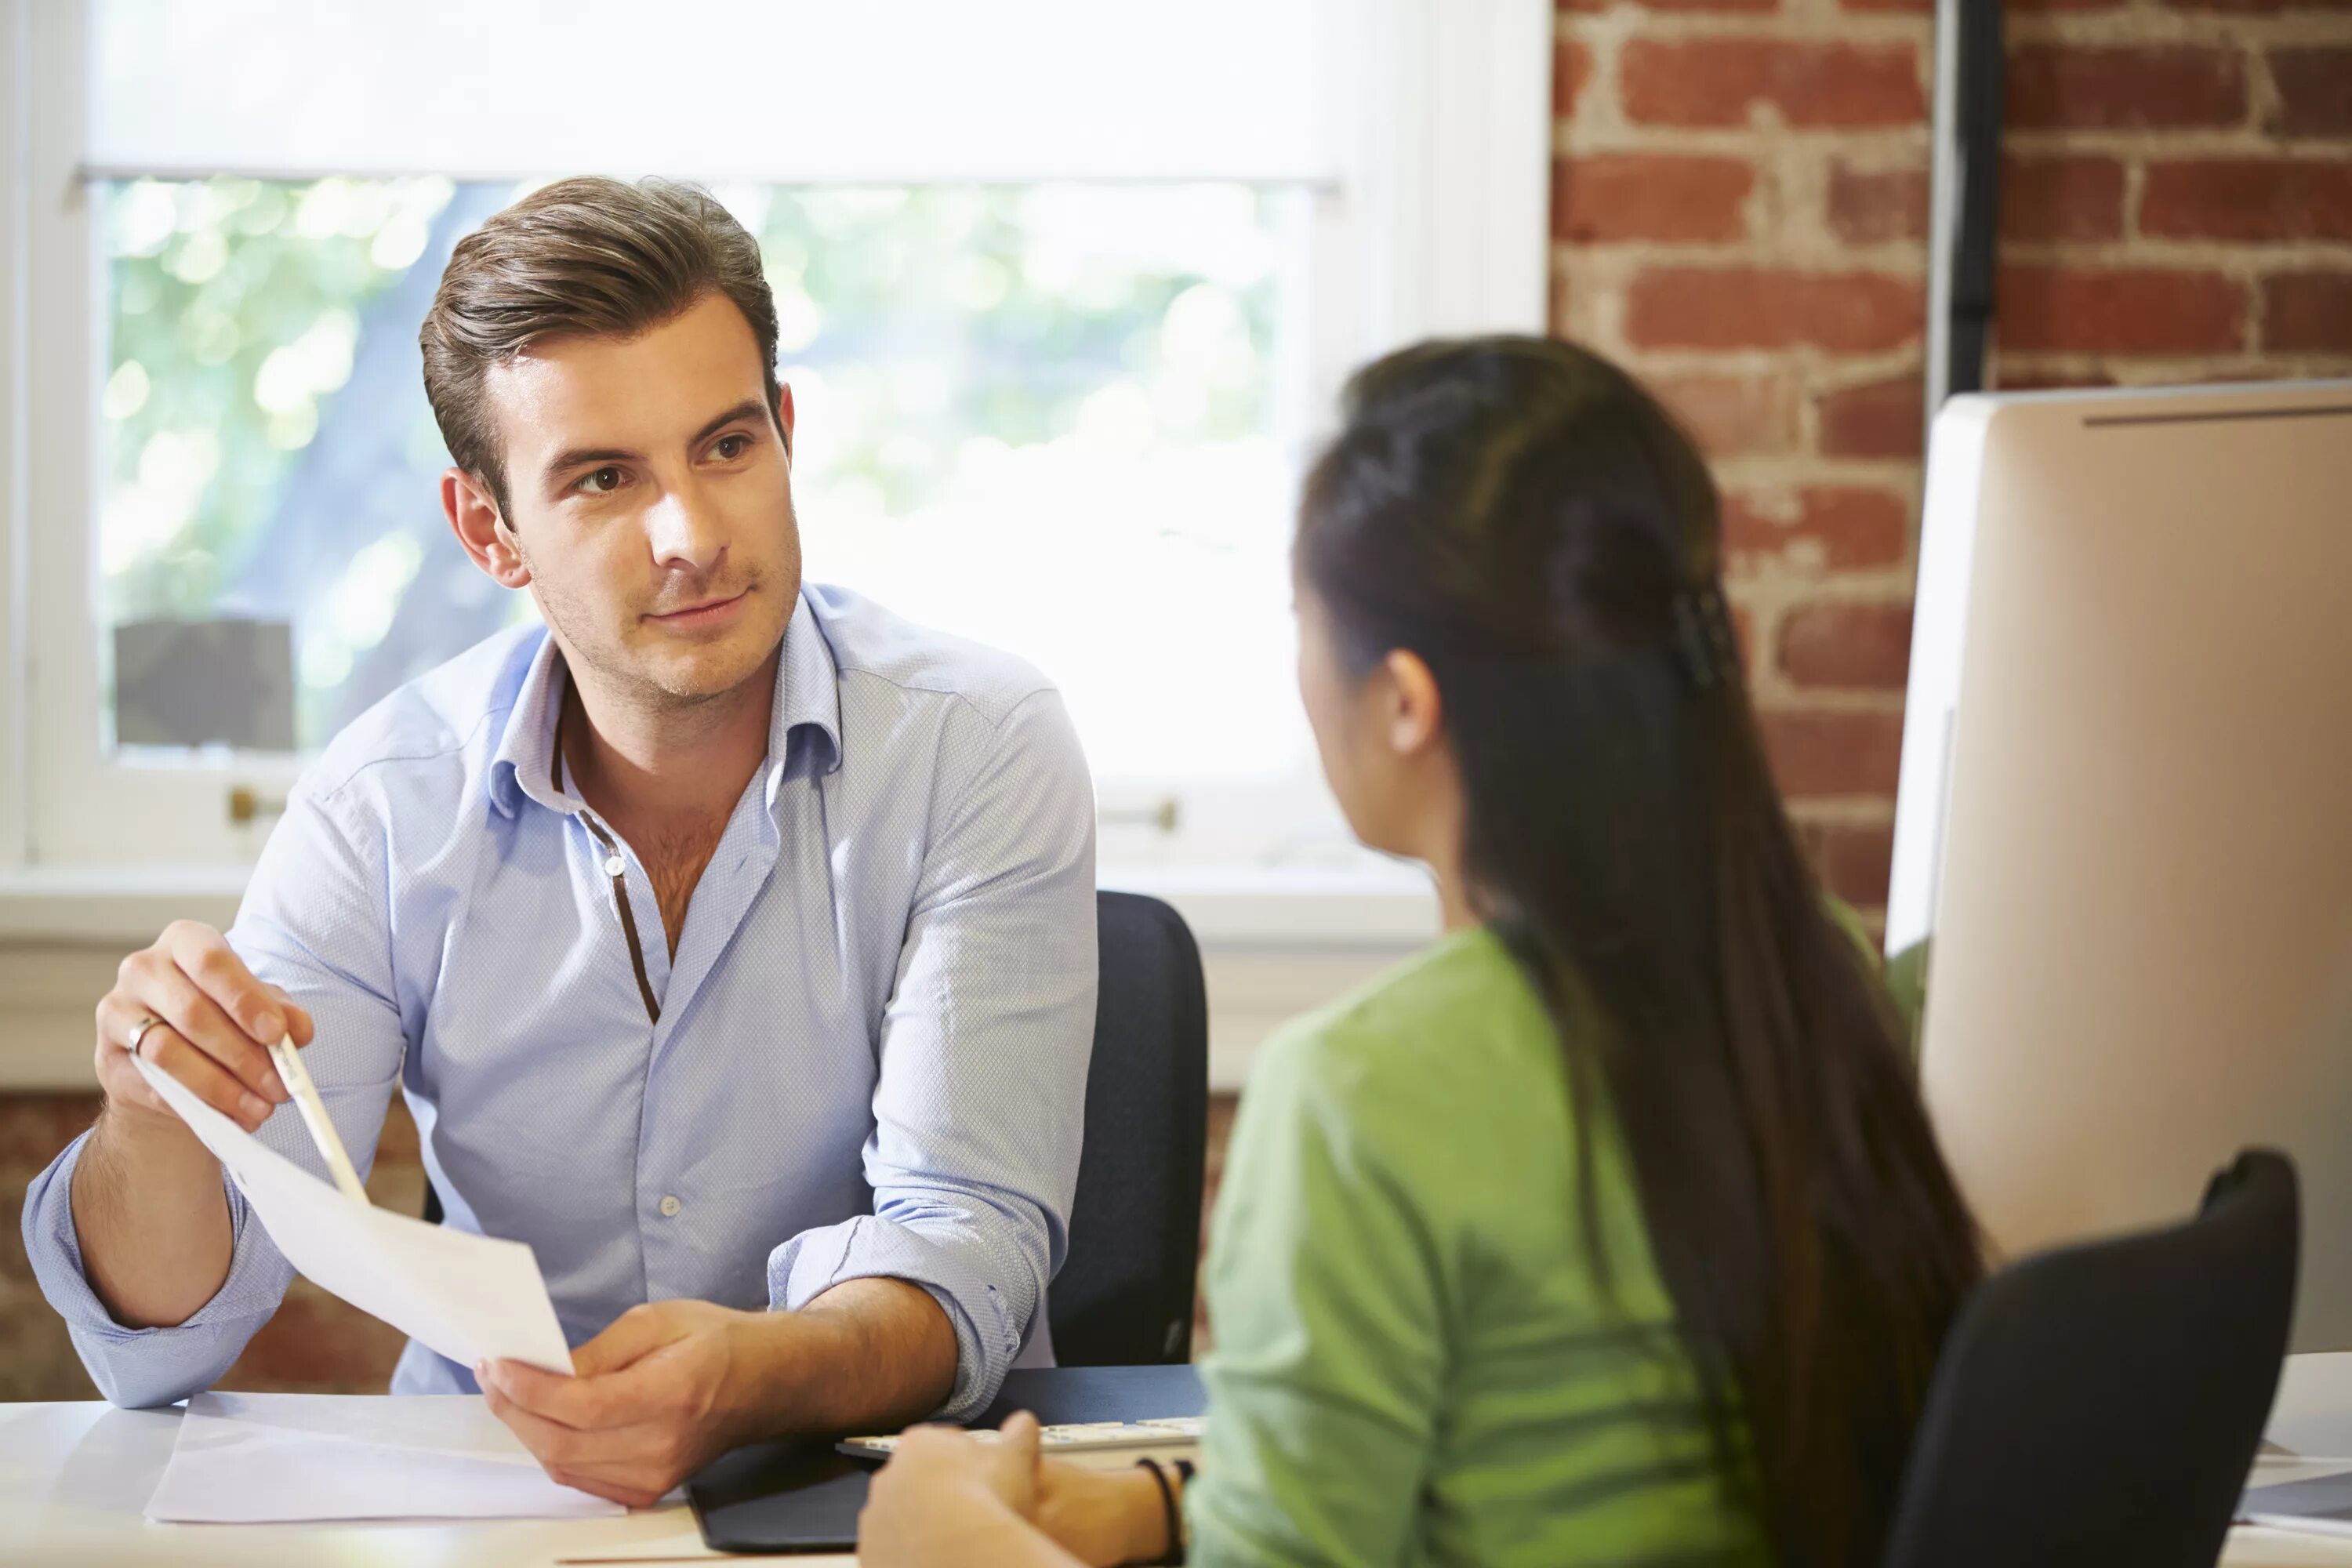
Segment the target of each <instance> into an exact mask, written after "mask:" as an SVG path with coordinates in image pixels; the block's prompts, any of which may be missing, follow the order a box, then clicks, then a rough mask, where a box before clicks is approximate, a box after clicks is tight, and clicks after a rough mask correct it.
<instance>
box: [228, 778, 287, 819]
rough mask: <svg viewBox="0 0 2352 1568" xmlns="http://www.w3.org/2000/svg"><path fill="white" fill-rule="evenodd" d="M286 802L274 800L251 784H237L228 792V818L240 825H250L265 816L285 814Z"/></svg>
mask: <svg viewBox="0 0 2352 1568" xmlns="http://www.w3.org/2000/svg"><path fill="white" fill-rule="evenodd" d="M285 815H286V803H285V802H284V801H282V800H272V799H270V798H268V796H266V795H263V794H262V793H261V792H260V791H258V790H257V789H255V788H254V787H253V786H252V785H251V784H236V785H233V786H232V787H231V788H230V790H229V792H228V819H229V821H231V822H232V823H234V824H236V826H239V827H248V826H252V825H253V823H254V822H255V821H256V820H257V819H258V818H260V817H264V816H285Z"/></svg>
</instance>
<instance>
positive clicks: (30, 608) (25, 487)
mask: <svg viewBox="0 0 2352 1568" xmlns="http://www.w3.org/2000/svg"><path fill="white" fill-rule="evenodd" d="M1319 6H1320V12H1321V15H1322V17H1323V20H1322V23H1321V26H1322V28H1323V33H1324V37H1327V38H1328V40H1329V41H1330V47H1331V48H1332V49H1333V50H1334V51H1336V52H1337V53H1338V54H1339V56H1342V57H1344V58H1346V60H1347V62H1348V64H1347V67H1346V70H1347V72H1348V76H1347V77H1346V78H1344V79H1349V80H1352V81H1353V82H1354V83H1355V84H1356V86H1355V88H1354V89H1351V90H1349V91H1346V92H1344V93H1342V94H1339V95H1335V96H1337V97H1339V99H1340V100H1341V102H1340V104H1339V108H1338V110H1336V111H1335V113H1334V116H1333V119H1332V121H1331V124H1330V134H1331V135H1332V137H1333V138H1334V143H1333V144H1334V148H1335V153H1336V157H1335V164H1336V166H1337V167H1338V168H1339V170H1340V171H1341V173H1340V175H1339V181H1338V185H1337V188H1336V189H1333V190H1329V191H1324V192H1320V193H1318V196H1317V198H1316V200H1315V202H1314V204H1313V205H1314V217H1313V219H1312V231H1313V232H1312V236H1311V238H1310V241H1309V247H1310V253H1311V257H1312V259H1311V263H1310V268H1311V271H1310V276H1311V293H1310V296H1309V301H1308V318H1309V327H1308V343H1309V347H1308V352H1307V363H1305V365H1304V366H1303V367H1300V368H1299V370H1298V372H1297V374H1303V376H1304V379H1305V383H1306V385H1305V387H1304V398H1305V406H1306V407H1307V409H1309V410H1311V411H1313V413H1312V414H1311V415H1310V417H1312V418H1314V419H1315V421H1316V423H1317V425H1320V424H1322V423H1323V422H1324V421H1325V420H1326V419H1328V410H1329V409H1331V407H1332V406H1333V404H1334V400H1335V398H1336V395H1337V393H1338V389H1339V384H1340V382H1341V381H1342V380H1343V379H1344V377H1345V375H1346V374H1347V373H1348V372H1349V370H1350V369H1351V368H1352V367H1353V366H1354V365H1356V364H1358V363H1361V362H1362V361H1363V360H1365V359H1367V358H1369V357H1370V356H1371V355H1372V354H1374V353H1379V352H1381V351H1382V350H1384V349H1386V348H1389V347H1391V346H1394V345H1396V344H1398V343H1402V342H1410V341H1412V340H1413V339H1415V338H1419V337H1423V336H1427V335H1431V334H1433V333H1443V332H1449V331H1502V330H1513V331H1542V330H1543V329H1544V326H1545V323H1546V320H1547V315H1548V308H1547V307H1548V294H1549V287H1548V274H1549V241H1548V234H1549V219H1548V203H1549V163H1550V157H1551V132H1550V114H1551V110H1550V103H1549V79H1550V69H1551V55H1552V49H1553V42H1552V32H1553V24H1552V17H1551V6H1550V5H1549V0H1319ZM0 29H4V31H0V81H5V83H6V85H7V87H8V89H9V90H8V91H7V92H6V93H5V100H6V102H7V104H8V105H9V106H10V107H9V108H8V109H7V110H5V112H0V179H5V191H0V197H5V201H0V301H5V304H6V309H5V310H0V356H5V370H6V378H5V382H0V462H5V480H0V504H5V525H6V531H5V542H6V544H7V549H6V550H5V552H0V605H5V616H6V620H5V631H6V637H5V639H0V661H5V662H0V674H5V676H6V677H7V679H5V685H0V739H5V741H6V742H8V744H7V745H6V747H5V752H6V757H7V765H6V766H5V767H0V899H5V897H6V896H7V895H8V892H9V889H10V887H11V885H13V886H15V887H16V888H17V889H26V890H29V889H37V888H48V889H53V890H54V889H57V888H58V887H60V886H65V885H71V886H74V887H83V886H85V885H87V886H88V887H93V888H106V889H114V888H121V887H122V886H123V885H124V878H125V876H126V873H127V872H128V873H129V874H131V876H132V879H133V880H134V881H135V879H136V878H135V870H136V868H141V867H155V868H158V876H157V879H156V880H157V882H158V883H159V885H170V884H171V883H172V882H173V879H184V878H185V877H186V876H188V875H190V874H191V873H192V872H193V871H194V870H195V869H197V868H211V871H210V873H208V875H209V876H212V877H216V878H218V879H223V880H224V881H226V882H228V883H234V881H235V880H236V877H237V874H238V873H239V871H240V870H241V868H243V867H244V866H246V865H247V864H249V863H250V861H251V858H252V857H253V855H254V854H255V853H256V852H257V850H258V848H259V846H260V843H261V840H262V838H263V837H265V836H266V833H267V831H268V820H267V818H266V816H265V817H264V818H262V819H260V820H257V822H255V823H254V824H253V825H252V826H248V827H247V828H244V829H241V830H240V829H233V828H231V827H230V826H228V825H227V822H226V800H227V797H228V793H229V791H230V789H231V788H232V787H235V786H238V785H243V786H246V787H247V788H250V789H252V790H254V791H255V792H256V793H257V795H259V796H260V797H262V799H264V800H265V801H268V800H271V799H274V798H277V797H279V796H282V794H283V792H284V790H285V789H286V787H287V786H288V785H289V784H290V783H291V782H292V779H293V776H294V774H295V773H297V772H298V771H299V763H297V762H295V761H292V760H290V759H286V758H282V757H262V756H236V757H233V758H230V759H227V760H226V762H218V763H215V762H208V761H193V762H191V761H178V762H174V763H172V764H170V765H168V766H153V765H142V763H139V762H137V761H135V760H129V761H126V760H120V759H115V758H109V757H105V756H103V755H101V753H100V746H99V740H100V736H99V714H100V691H99V685H98V682H99V667H100V660H99V650H98V639H97V638H96V637H94V636H93V635H92V628H91V624H90V608H89V607H90V606H91V605H93V604H94V603H95V602H96V600H95V594H94V582H93V574H94V572H95V570H96V566H95V563H96V549H95V536H94V529H95V520H96V509H97V502H98V500H99V499H100V496H101V495H102V493H103V489H102V486H103V473H102V471H101V467H100V464H101V460H102V446H101V443H100V439H99V432H100V421H99V415H98V412H97V404H98V391H99V384H100V378H99V371H100V368H101V365H100V355H101V350H102V342H103V332H104V325H103V323H102V322H101V321H100V320H99V318H98V313H97V309H96V307H97V305H98V303H99V301H98V300H97V299H96V298H95V297H94V291H95V289H97V287H98V286H99V280H100V265H99V256H98V250H97V235H96V232H95V227H94V223H93V216H94V213H93V205H94V204H93V203H92V202H91V201H90V199H89V185H88V184H87V183H86V180H85V159H84V157H83V146H82V138H83V134H84V132H83V112H82V109H83V105H82V92H83V83H84V81H85V79H86V75H85V68H84V62H85V59H86V53H85V51H86V48H87V43H86V39H87V35H88V13H87V10H86V8H85V5H83V4H82V3H81V0H0ZM33 389H37V395H33ZM1314 433H1315V432H1314V430H1313V429H1312V428H1309V429H1308V430H1307V431H1306V432H1304V433H1303V434H1302V439H1301V446H1300V455H1301V456H1303V454H1304V450H1305V438H1306V437H1311V436H1312V435H1313V434H1314ZM1267 679H1287V674H1286V672H1285V671H1273V670H1270V671H1268V672H1267ZM1281 787H1283V788H1286V789H1288V788H1294V787H1295V788H1296V789H1297V790H1298V791H1317V790H1319V788H1320V785H1319V781H1316V780H1314V779H1311V778H1305V777H1302V778H1300V779H1298V780H1297V781H1296V784H1295V785H1285V786H1281ZM1168 793H1169V789H1168V786H1167V784H1165V783H1164V782H1163V783H1158V784H1155V782H1154V781H1150V780H1114V781H1106V787H1105V790H1104V798H1103V802H1102V804H1103V806H1104V809H1105V812H1106V816H1107V821H1108V823H1109V824H1110V826H1107V827H1106V833H1105V840H1104V856H1105V862H1106V873H1105V879H1106V881H1109V882H1115V883H1118V884H1120V885H1128V886H1143V887H1150V886H1154V885H1158V884H1166V885H1168V886H1169V887H1170V888H1171V890H1182V889H1189V890H1190V892H1189V895H1188V896H1187V898H1186V900H1185V901H1186V902H1194V901H1198V902H1200V903H1201V906H1202V913H1204V914H1207V913H1210V912H1211V911H1212V910H1213V911H1215V918H1216V920H1217V921H1219V923H1228V922H1230V923H1234V924H1235V926H1236V930H1237V931H1244V932H1251V933H1255V932H1259V931H1269V930H1273V931H1276V932H1277V934H1280V935H1283V936H1286V937H1288V938H1291V939H1294V940H1298V939H1303V940H1318V939H1322V938H1326V937H1331V938H1344V937H1347V936H1349V935H1351V934H1352V935H1357V936H1377V937H1378V938H1379V939H1380V940H1382V941H1386V940H1388V939H1389V938H1390V937H1391V936H1392V935H1393V933H1394V932H1396V931H1398V930H1400V929H1402V928H1401V927H1400V924H1399V921H1400V916H1399V910H1401V909H1402V910H1408V911H1410V918H1409V919H1408V920H1407V921H1406V923H1407V924H1408V925H1417V924H1418V923H1419V922H1420V921H1422V920H1423V912H1424V911H1425V910H1426V908H1427V905H1428V899H1427V895H1426V892H1425V891H1424V890H1421V889H1416V888H1414V887H1412V884H1411V883H1410V881H1409V880H1408V881H1400V880H1398V879H1391V878H1378V877H1376V878H1373V879H1370V881H1368V882H1354V883H1349V882H1345V881H1344V879H1343V881H1342V882H1341V883H1339V884H1335V883H1334V882H1333V881H1332V880H1331V879H1330V878H1329V877H1328V875H1319V874H1311V873H1310V874H1304V875H1287V874H1284V873H1281V872H1279V871H1278V870H1277V871H1273V872H1267V871H1265V870H1264V868H1262V867H1237V866H1227V865H1217V864H1211V863H1206V858H1204V857H1202V856H1197V855H1196V856H1193V857H1191V858H1184V863H1183V864H1182V866H1181V868H1170V869H1168V870H1165V871H1161V870H1157V869H1151V868H1136V869H1133V870H1131V871H1130V872H1128V873H1122V872H1121V871H1120V869H1119V864H1120V861H1121V859H1122V852H1121V847H1122V846H1123V845H1125V846H1130V847H1132V846H1137V845H1139V844H1142V847H1143V853H1142V854H1140V855H1138V856H1135V857H1133V858H1135V859H1138V860H1142V859H1150V860H1169V859H1177V858H1182V857H1180V856H1170V855H1167V854H1165V853H1161V852H1158V850H1159V848H1160V847H1157V846H1152V845H1150V844H1146V843H1143V841H1142V840H1139V837H1137V836H1138V834H1139V833H1142V832H1148V831H1149V830H1140V829H1135V828H1129V827H1123V826H1118V824H1119V823H1122V822H1124V821H1126V820H1129V819H1130V818H1137V817H1143V816H1149V815H1150V812H1151V811H1152V809H1153V808H1154V807H1155V806H1157V805H1158V804H1159V803H1160V800H1161V799H1162V798H1163V797H1164V796H1166V795H1168ZM1185 793H1186V794H1187V795H1188V796H1191V795H1195V794H1197V797H1198V798H1197V800H1195V799H1192V798H1188V799H1187V802H1186V806H1187V816H1188V817H1189V818H1190V819H1191V820H1192V822H1193V823H1194V824H1195V826H1193V827H1192V828H1190V829H1188V831H1196V832H1200V833H1202V834H1205V835H1209V836H1212V837H1218V836H1225V835H1229V834H1230V833H1231V830H1232V824H1233V822H1234V819H1235V818H1236V817H1237V816H1243V815H1245V814H1246V812H1247V810H1248V800H1247V796H1246V795H1238V796H1236V795H1234V794H1233V793H1232V792H1225V791H1223V790H1222V789H1221V788H1211V789H1205V790H1200V791H1197V792H1194V791H1192V789H1191V788H1190V787H1189V786H1187V787H1186V789H1185ZM1297 798H1298V797H1297V796H1286V801H1287V802H1288V804H1290V805H1296V804H1297ZM1221 801H1222V805H1220V804H1219V803H1220V802H1221ZM1196 805H1197V806H1198V807H1199V809H1198V810H1195V809H1194V807H1195V806H1196ZM85 867H87V868H91V874H90V875H89V876H88V877H83V876H81V875H80V872H81V868H85ZM166 867H170V868H174V869H173V871H172V872H171V874H170V875H169V876H165V875H163V869H162V868H166ZM78 878H79V880H78ZM60 879H63V880H62V882H61V881H60ZM1367 891H1372V892H1374V893H1375V894H1376V895H1377V896H1376V899H1375V906H1374V907H1367V906H1365V905H1364V904H1363V900H1362V899H1361V898H1360V897H1359V896H1357V895H1360V894H1362V893H1364V892H1367ZM1261 892H1262V893H1263V894H1264V895H1265V900H1271V901H1270V902H1267V901H1258V902H1253V900H1252V898H1251V895H1253V894H1256V893H1261ZM1383 898H1384V899H1385V900H1386V901H1381V900H1382V899H1383ZM1237 899H1238V900H1240V901H1239V902H1238V903H1237V902H1236V901H1235V900H1237ZM1397 900H1402V902H1399V901H1397ZM1277 909H1278V910H1280V911H1281V913H1280V916H1279V918H1278V919H1277V920H1274V921H1269V920H1268V919H1266V918H1265V915H1264V913H1263V912H1258V913H1253V912H1250V911H1251V910H1258V911H1265V910H1277ZM0 912H5V911H0ZM1299 921H1305V922H1306V923H1305V925H1304V926H1303V927H1302V926H1300V925H1299V924H1298V923H1297V922H1299ZM0 924H5V921H0ZM1204 934H1208V933H1204Z"/></svg>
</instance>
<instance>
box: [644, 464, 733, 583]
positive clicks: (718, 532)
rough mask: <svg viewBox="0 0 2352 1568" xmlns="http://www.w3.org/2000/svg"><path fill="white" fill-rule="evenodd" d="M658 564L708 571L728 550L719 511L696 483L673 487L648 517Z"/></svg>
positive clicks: (649, 540) (648, 536) (648, 534)
mask: <svg viewBox="0 0 2352 1568" xmlns="http://www.w3.org/2000/svg"><path fill="white" fill-rule="evenodd" d="M646 542H647V543H648V544H650V545H651V546H652V548H653V554H654V564H655V565H656V566H661V567H681V568H684V569H686V570H688V571H692V572H698V573H699V572H708V571H709V570H710V568H711V567H712V566H714V565H716V564H718V562H719V555H720V554H721V553H723V552H725V550H726V548H727V535H726V531H725V529H724V528H722V527H721V526H720V522H719V508H718V507H717V506H716V505H714V504H713V503H712V502H711V500H709V498H708V497H706V496H705V495H703V493H702V491H701V489H700V488H699V487H698V486H697V485H696V484H695V483H694V482H693V481H692V480H688V481H687V482H686V483H685V484H682V485H677V486H673V487H672V488H671V489H668V490H667V492H665V493H664V494H663V496H662V498H661V500H658V501H656V503H655V504H654V508H653V510H652V511H651V512H650V513H649V514H648V515H647V516H646Z"/></svg>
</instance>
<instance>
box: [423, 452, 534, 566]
mask: <svg viewBox="0 0 2352 1568" xmlns="http://www.w3.org/2000/svg"><path fill="white" fill-rule="evenodd" d="M441 513H442V515H443V516H445V517H446V518H447V519H448V520H449V527H450V530H451V531H453V532H455V533H456V534H457V542H458V543H460V544H462V545H464V546H465V547H466V553H467V555H469V556H471V557H472V558H473V562H474V564H475V565H477V566H478V567H480V568H481V569H482V570H483V571H484V572H486V573H488V574H489V577H490V580H491V581H492V582H494V583H496V584H498V585H499V587H501V588H527V587H529V586H530V567H528V566H526V565H524V564H523V559H522V547H521V546H520V544H518V543H516V542H515V536H514V535H513V534H512V533H511V532H509V531H508V528H507V525H506V520H505V519H503V518H501V517H500V516H499V503H498V500H497V499H496V498H495V497H493V496H492V495H491V494H490V488H489V486H488V484H486V483H484V482H483V480H482V479H481V478H480V477H479V476H478V475H475V474H469V473H467V472H466V470H465V469H463V468H445V469H443V470H442V473H441Z"/></svg>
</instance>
